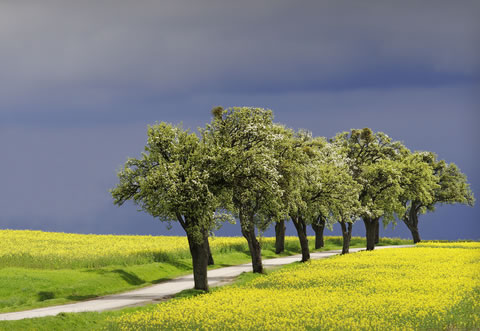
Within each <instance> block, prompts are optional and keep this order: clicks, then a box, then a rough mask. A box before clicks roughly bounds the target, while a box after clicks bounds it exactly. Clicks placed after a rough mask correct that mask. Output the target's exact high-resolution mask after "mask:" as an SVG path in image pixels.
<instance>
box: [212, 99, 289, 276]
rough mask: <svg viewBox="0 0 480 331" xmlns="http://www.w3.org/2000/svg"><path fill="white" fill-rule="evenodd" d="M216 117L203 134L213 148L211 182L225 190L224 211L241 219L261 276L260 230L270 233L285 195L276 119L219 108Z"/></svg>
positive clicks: (251, 111) (255, 111)
mask: <svg viewBox="0 0 480 331" xmlns="http://www.w3.org/2000/svg"><path fill="white" fill-rule="evenodd" d="M212 114H213V119H212V121H211V123H210V124H208V125H207V126H206V128H205V130H204V131H203V135H204V137H205V140H206V141H208V146H209V149H210V152H209V155H211V159H210V165H209V167H210V169H211V171H212V172H211V174H212V177H213V178H212V181H213V182H215V183H216V185H217V188H218V190H219V191H222V194H221V196H222V198H221V199H220V200H221V201H222V205H223V206H224V208H226V209H229V210H231V211H232V212H233V213H234V214H235V215H237V216H238V218H239V221H240V225H241V231H242V235H243V236H244V237H245V239H246V240H247V242H248V246H249V250H250V254H251V257H252V265H253V272H257V273H262V272H263V265H262V257H261V247H260V243H259V241H258V240H257V237H256V228H257V227H258V225H260V226H261V228H265V227H266V225H267V224H268V223H269V222H270V221H273V220H274V219H275V217H272V215H275V214H276V213H277V211H278V210H280V208H281V203H280V200H281V197H282V194H283V192H282V190H281V189H280V187H279V185H278V181H279V174H278V171H277V161H276V159H275V157H274V148H273V146H274V140H275V139H276V137H275V135H273V134H272V129H273V114H272V112H271V111H270V110H265V109H261V108H250V107H234V108H228V109H223V108H221V107H217V108H214V109H213V110H212ZM265 223H267V224H265Z"/></svg>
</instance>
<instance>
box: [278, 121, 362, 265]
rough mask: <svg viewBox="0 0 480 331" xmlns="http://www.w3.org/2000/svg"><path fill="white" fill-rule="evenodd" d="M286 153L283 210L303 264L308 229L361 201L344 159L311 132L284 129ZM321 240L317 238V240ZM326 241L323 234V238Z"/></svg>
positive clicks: (282, 159)
mask: <svg viewBox="0 0 480 331" xmlns="http://www.w3.org/2000/svg"><path fill="white" fill-rule="evenodd" d="M282 137H283V141H285V143H283V145H282V146H283V149H281V151H282V152H281V153H278V154H279V155H280V156H279V157H278V158H279V169H280V170H279V171H280V174H281V181H280V186H281V187H282V190H283V191H284V195H283V200H282V201H283V204H284V209H285V210H286V211H288V214H289V216H290V218H291V220H292V223H293V224H294V226H295V229H296V230H297V234H298V238H299V241H300V246H301V250H302V261H308V260H309V259H310V250H309V245H308V238H307V225H309V224H315V223H316V222H318V220H319V218H323V219H326V218H327V217H330V216H332V217H334V213H335V212H336V211H337V210H339V209H341V207H340V206H344V207H343V208H347V207H346V206H349V207H351V206H352V204H353V205H354V204H355V203H357V201H358V189H357V184H356V183H355V182H354V181H353V179H352V177H351V176H350V174H349V173H348V172H349V168H348V166H347V164H346V163H345V159H344V157H343V155H341V154H339V153H338V152H339V150H338V149H337V148H336V146H334V145H333V144H329V143H327V142H326V140H325V139H324V138H319V137H317V138H313V137H312V135H311V133H310V132H307V131H299V132H297V133H294V132H293V131H292V130H287V129H283V135H282ZM327 215H328V216H327ZM317 238H318V236H317ZM320 238H321V240H323V231H322V232H321V234H320Z"/></svg>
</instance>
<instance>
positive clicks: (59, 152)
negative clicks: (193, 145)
mask: <svg viewBox="0 0 480 331" xmlns="http://www.w3.org/2000/svg"><path fill="white" fill-rule="evenodd" d="M478 17H480V3H479V2H478V1H455V2H452V1H441V0H440V1H422V2H419V1H398V2H393V1H391V2H390V1H367V2H359V1H301V2H298V1H296V2H293V1H281V0H275V1H274V0H272V1H236V2H228V1H196V2H187V1H178V0H177V1H173V0H172V1H170V0H168V1H161V2H157V1H103V2H101V3H100V2H88V1H76V2H65V1H46V0H45V1H22V2H19V1H2V2H1V3H0V44H1V45H2V47H1V50H0V84H1V89H0V152H1V154H0V155H1V157H2V161H3V162H1V163H0V183H2V188H3V189H2V190H0V228H15V229H42V230H49V231H65V232H81V233H132V234H135V233H138V234H150V233H151V234H167V233H168V234H181V231H180V230H179V229H178V228H176V227H174V228H173V229H172V230H171V231H170V232H168V231H167V230H166V228H165V226H164V225H162V224H160V223H159V222H158V221H156V220H154V219H152V218H151V217H150V216H148V215H145V214H142V213H139V212H137V211H136V209H135V206H133V205H125V206H123V207H121V208H118V207H116V206H113V204H112V199H111V197H110V196H109V193H108V189H109V188H111V187H113V186H114V185H115V183H116V170H118V169H119V168H120V166H121V165H122V164H123V163H124V162H125V160H126V158H127V156H138V155H139V154H140V152H141V151H142V149H143V146H144V144H145V141H146V126H147V125H148V124H152V123H154V122H156V121H167V122H171V123H179V122H183V125H184V127H187V128H191V129H192V130H195V129H196V128H197V127H199V126H203V125H205V123H207V122H208V121H209V120H210V109H211V108H212V106H215V105H223V106H224V107H228V106H243V105H245V106H258V107H266V108H271V109H272V110H273V111H274V114H275V120H276V121H278V122H281V123H284V124H285V125H288V126H290V127H293V128H306V129H309V130H311V131H312V132H313V133H314V134H315V135H319V136H325V137H331V136H333V135H334V134H335V133H337V132H340V131H345V130H349V129H351V128H363V127H371V128H372V129H373V130H375V131H384V132H386V133H387V134H388V135H390V136H391V137H393V138H394V139H396V140H401V141H403V142H404V143H405V144H406V145H407V146H408V147H409V148H410V149H412V150H430V151H434V152H436V153H437V154H438V155H439V157H440V158H442V159H445V160H446V161H448V162H454V163H456V164H457V165H458V166H459V167H460V169H461V170H462V171H463V172H464V173H465V174H466V175H467V176H468V179H469V182H470V183H471V188H472V190H473V191H474V193H478V191H479V189H480V176H479V175H478V162H479V152H478V141H480V134H479V132H478V125H479V124H480V22H479V21H480V20H478ZM479 210H480V209H479V207H478V206H476V207H474V208H470V207H466V206H442V207H439V208H438V210H437V211H436V212H435V213H431V214H427V215H424V216H422V217H421V220H420V231H421V235H422V236H423V238H425V239H457V238H471V239H480V225H479V220H480V218H479ZM354 229H355V232H356V233H357V234H359V235H363V233H364V229H363V225H362V224H361V223H358V224H357V225H355V227H354ZM289 231H290V233H292V234H293V233H294V230H293V228H290V229H289ZM335 233H336V234H338V233H339V232H338V229H336V230H335ZM221 234H231V235H237V234H239V229H238V228H237V227H236V226H228V227H225V228H224V229H222V231H221ZM384 234H385V235H391V236H400V237H408V236H409V234H408V231H407V230H406V228H405V226H404V225H403V224H398V226H397V227H396V228H395V230H392V229H391V228H389V229H387V230H385V231H384Z"/></svg>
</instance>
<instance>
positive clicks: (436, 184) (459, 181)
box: [401, 152, 475, 243]
mask: <svg viewBox="0 0 480 331" xmlns="http://www.w3.org/2000/svg"><path fill="white" fill-rule="evenodd" d="M403 164H404V175H403V178H404V181H405V183H404V187H405V189H404V190H405V191H404V194H403V195H402V199H401V201H402V203H403V205H404V207H405V212H404V214H403V215H402V217H401V219H402V220H403V222H404V223H405V225H406V226H407V227H408V229H409V230H410V232H411V233H412V238H413V242H414V243H418V242H420V240H421V239H420V233H419V231H418V216H419V215H420V214H423V213H426V212H427V211H435V207H436V205H437V204H454V203H461V204H465V205H469V206H473V205H474V203H475V198H474V196H473V193H472V191H471V190H470V186H469V184H468V182H467V177H466V176H465V175H464V174H463V173H462V172H461V171H460V169H458V167H457V166H456V165H455V164H453V163H450V164H447V163H446V162H445V161H443V160H437V156H436V155H435V154H434V153H431V152H416V153H414V154H412V155H411V156H410V157H409V158H406V160H405V161H404V162H403Z"/></svg>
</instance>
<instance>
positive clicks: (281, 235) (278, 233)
mask: <svg viewBox="0 0 480 331" xmlns="http://www.w3.org/2000/svg"><path fill="white" fill-rule="evenodd" d="M285 230H286V226H285V220H281V221H278V222H276V223H275V254H280V253H282V252H283V251H285Z"/></svg>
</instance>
